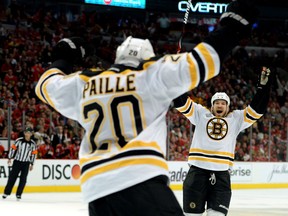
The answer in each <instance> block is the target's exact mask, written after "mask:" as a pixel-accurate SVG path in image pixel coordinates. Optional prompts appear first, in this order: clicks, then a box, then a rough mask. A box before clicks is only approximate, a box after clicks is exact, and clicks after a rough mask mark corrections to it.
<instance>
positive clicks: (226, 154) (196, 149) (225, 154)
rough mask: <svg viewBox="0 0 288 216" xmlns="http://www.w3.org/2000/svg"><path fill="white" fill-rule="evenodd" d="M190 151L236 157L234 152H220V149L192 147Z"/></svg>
mask: <svg viewBox="0 0 288 216" xmlns="http://www.w3.org/2000/svg"><path fill="white" fill-rule="evenodd" d="M189 152H193V153H197V152H198V153H203V154H209V155H217V156H223V157H227V156H228V157H230V158H232V159H234V153H231V152H220V151H211V150H204V149H199V148H191V149H190V150H189Z"/></svg>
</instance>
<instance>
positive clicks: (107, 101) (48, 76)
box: [36, 43, 220, 202]
mask: <svg viewBox="0 0 288 216" xmlns="http://www.w3.org/2000/svg"><path fill="white" fill-rule="evenodd" d="M219 70H220V61H219V56H218V54H217V53H216V52H215V50H214V49H213V47H211V46H210V45H209V44H206V43H200V44H199V45H197V46H196V47H195V49H194V50H193V51H192V52H189V53H182V54H175V55H165V56H163V57H162V58H159V59H157V60H156V59H151V60H148V61H145V62H144V63H143V64H142V65H141V67H140V68H137V69H132V68H128V67H126V68H125V67H124V68H123V66H119V65H113V66H112V67H111V68H110V69H108V70H106V71H103V72H99V71H98V72H95V73H94V74H93V71H92V70H91V71H89V70H88V71H87V70H85V71H79V72H75V73H73V74H70V75H65V74H64V73H63V72H62V71H61V70H60V69H58V68H53V67H52V68H50V69H48V70H47V71H46V72H45V73H44V74H43V75H42V76H41V78H40V80H39V82H38V84H37V86H36V94H37V96H38V97H39V98H40V99H41V100H42V101H43V102H45V103H47V104H49V105H50V106H52V107H53V108H54V109H55V110H57V111H58V112H59V113H61V114H62V115H64V116H66V117H67V118H70V119H73V120H76V121H78V122H79V123H80V124H81V125H82V127H83V128H84V129H85V135H84V138H83V140H82V143H81V148H80V153H79V157H80V166H81V180H80V181H81V187H82V192H83V194H84V199H85V201H86V202H90V201H92V200H95V199H97V198H100V197H103V196H105V195H108V194H111V193H114V192H116V191H120V190H123V189H125V188H128V187H131V186H133V185H135V184H138V183H140V182H143V181H145V180H147V179H150V178H153V177H155V176H158V175H166V176H168V166H167V162H166V160H165V157H166V155H165V154H166V146H167V143H166V136H167V132H166V131H167V127H166V118H165V116H166V113H167V111H168V109H169V105H170V103H171V102H172V100H173V99H174V98H176V97H178V96H179V95H181V94H183V93H184V92H187V91H189V90H191V89H193V88H195V87H197V86H198V85H199V83H201V82H204V81H206V80H208V79H211V78H213V77H214V76H216V75H218V73H219ZM119 182H121V184H119Z"/></svg>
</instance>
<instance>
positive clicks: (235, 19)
mask: <svg viewBox="0 0 288 216" xmlns="http://www.w3.org/2000/svg"><path fill="white" fill-rule="evenodd" d="M257 16H258V10H257V9H256V7H255V5H254V4H253V1H252V0H234V1H232V2H231V3H229V5H228V6H227V9H226V12H225V13H223V14H222V16H221V17H220V25H221V26H229V27H231V29H233V30H235V31H236V32H237V34H238V36H239V39H241V38H245V37H249V36H250V34H251V30H252V25H253V23H254V22H255V21H256V18H257Z"/></svg>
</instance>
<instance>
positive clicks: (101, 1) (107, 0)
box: [84, 0, 146, 9]
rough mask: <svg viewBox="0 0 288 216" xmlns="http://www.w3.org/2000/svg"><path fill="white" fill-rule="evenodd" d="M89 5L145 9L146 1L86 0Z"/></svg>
mask: <svg viewBox="0 0 288 216" xmlns="http://www.w3.org/2000/svg"><path fill="white" fill-rule="evenodd" d="M84 2H85V3H87V4H97V5H107V6H117V7H127V8H137V9H145V8H146V0H85V1H84Z"/></svg>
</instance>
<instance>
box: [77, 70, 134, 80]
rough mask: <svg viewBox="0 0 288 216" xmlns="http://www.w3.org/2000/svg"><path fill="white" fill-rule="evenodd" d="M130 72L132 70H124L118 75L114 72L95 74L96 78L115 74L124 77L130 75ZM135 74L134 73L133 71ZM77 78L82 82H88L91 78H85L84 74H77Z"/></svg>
mask: <svg viewBox="0 0 288 216" xmlns="http://www.w3.org/2000/svg"><path fill="white" fill-rule="evenodd" d="M131 72H132V70H131V69H126V70H124V71H121V72H120V73H117V72H115V71H109V70H107V71H103V72H102V73H100V74H97V75H96V76H107V75H108V76H109V75H110V76H111V75H113V74H117V75H126V74H129V73H131ZM134 72H135V71H134ZM79 77H80V79H82V80H83V81H84V82H88V81H89V79H90V78H92V77H93V76H87V75H85V74H83V73H81V74H79Z"/></svg>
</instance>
